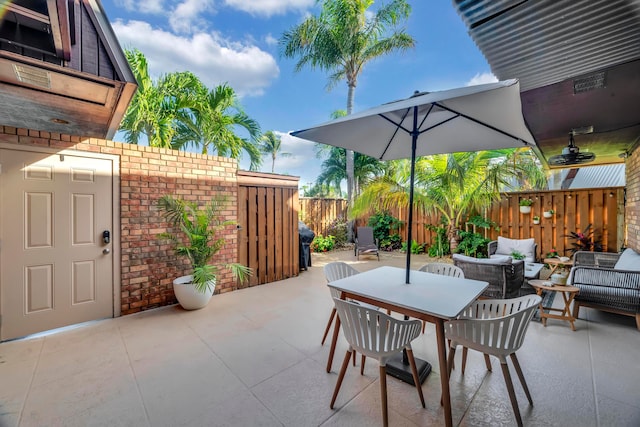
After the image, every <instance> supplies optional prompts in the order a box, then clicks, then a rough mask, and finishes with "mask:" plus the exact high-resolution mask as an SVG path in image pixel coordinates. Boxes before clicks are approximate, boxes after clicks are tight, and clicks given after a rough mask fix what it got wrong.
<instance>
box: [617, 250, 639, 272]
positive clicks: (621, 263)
mask: <svg viewBox="0 0 640 427" xmlns="http://www.w3.org/2000/svg"><path fill="white" fill-rule="evenodd" d="M613 268H614V269H615V270H631V271H640V254H638V253H636V251H634V250H633V249H631V248H627V249H625V250H624V252H622V255H620V258H618V262H616V265H615V266H614V267H613Z"/></svg>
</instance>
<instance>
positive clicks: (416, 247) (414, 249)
mask: <svg viewBox="0 0 640 427" xmlns="http://www.w3.org/2000/svg"><path fill="white" fill-rule="evenodd" d="M424 246H425V245H424V243H418V242H416V241H415V240H412V241H411V253H412V254H414V255H418V254H421V253H423V252H424ZM401 251H402V252H407V242H403V243H402V249H401Z"/></svg>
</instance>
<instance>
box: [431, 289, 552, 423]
mask: <svg viewBox="0 0 640 427" xmlns="http://www.w3.org/2000/svg"><path fill="white" fill-rule="evenodd" d="M541 300H542V298H541V297H540V296H538V295H525V296H523V297H519V298H514V299H509V300H504V299H500V300H478V301H476V302H475V303H474V304H471V305H470V306H469V307H467V309H465V310H464V311H463V313H462V314H461V315H460V316H459V318H458V319H456V320H451V321H449V322H446V323H445V325H444V332H445V336H446V337H447V338H448V339H449V340H450V341H451V344H450V351H449V357H448V359H447V369H448V371H449V373H451V368H452V367H453V358H454V357H455V354H456V347H457V346H458V345H462V346H463V347H465V348H471V349H473V350H477V351H480V352H482V353H484V354H485V358H487V356H486V355H491V356H495V357H497V358H498V359H499V360H500V366H501V368H502V374H503V376H504V381H505V384H506V386H507V391H508V393H509V399H510V400H511V406H512V407H513V412H514V415H515V417H516V421H517V423H518V425H519V426H522V418H521V417H520V409H519V408H518V400H517V399H516V394H515V391H514V389H513V381H512V380H511V374H510V373H509V367H508V365H507V356H509V357H510V358H511V362H512V363H513V367H514V368H515V370H516V373H517V374H518V378H519V379H520V383H521V384H522V388H523V389H524V392H525V394H526V396H527V399H528V400H529V404H531V405H533V400H532V399H531V394H530V393H529V388H528V387H527V382H526V381H525V379H524V375H523V373H522V369H521V368H520V363H519V361H518V358H517V356H516V351H518V350H519V349H520V347H521V346H522V343H523V341H524V336H525V333H526V332H527V329H528V327H529V323H530V321H531V318H532V317H533V313H534V311H535V310H536V308H538V304H540V301H541ZM490 366H491V365H490V364H489V365H488V367H489V368H490Z"/></svg>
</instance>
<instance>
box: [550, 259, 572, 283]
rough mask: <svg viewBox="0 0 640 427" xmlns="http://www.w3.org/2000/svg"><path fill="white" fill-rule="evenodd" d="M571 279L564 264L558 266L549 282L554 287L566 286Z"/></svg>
mask: <svg viewBox="0 0 640 427" xmlns="http://www.w3.org/2000/svg"><path fill="white" fill-rule="evenodd" d="M568 277H569V272H568V271H567V270H566V266H565V265H564V264H558V266H557V268H556V270H555V271H554V272H553V274H552V275H551V277H550V278H549V280H551V283H553V284H554V285H562V286H564V285H566V284H567V279H568Z"/></svg>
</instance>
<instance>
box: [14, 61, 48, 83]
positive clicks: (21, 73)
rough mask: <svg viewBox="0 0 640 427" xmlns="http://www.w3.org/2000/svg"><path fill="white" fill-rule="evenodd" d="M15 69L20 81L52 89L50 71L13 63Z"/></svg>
mask: <svg viewBox="0 0 640 427" xmlns="http://www.w3.org/2000/svg"><path fill="white" fill-rule="evenodd" d="M13 70H14V71H15V73H16V77H17V78H18V80H19V81H20V82H22V83H25V84H28V85H32V86H38V87H41V88H43V89H51V77H50V75H49V72H48V71H44V70H41V69H39V68H36V67H30V66H28V65H18V64H13Z"/></svg>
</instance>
